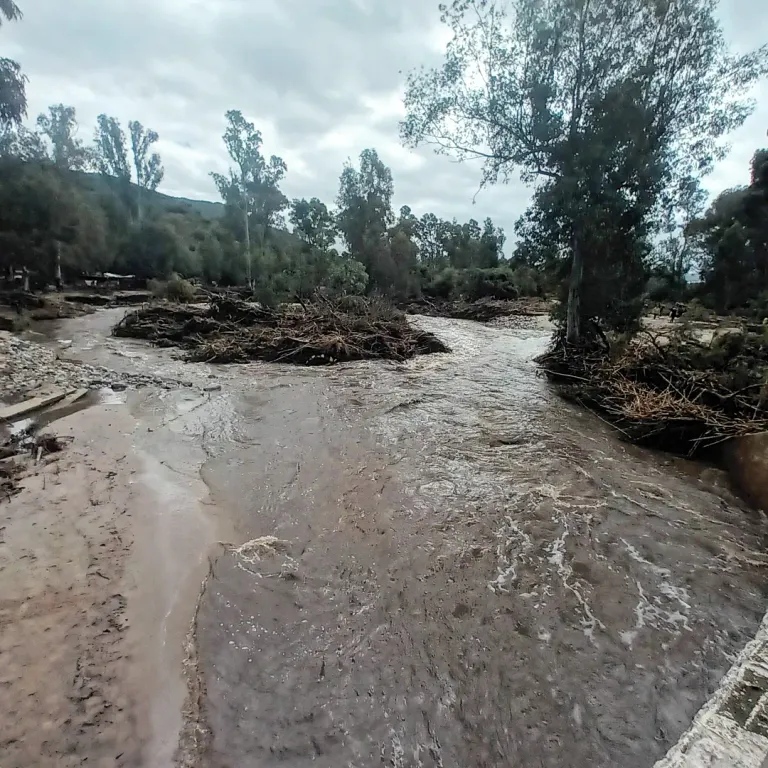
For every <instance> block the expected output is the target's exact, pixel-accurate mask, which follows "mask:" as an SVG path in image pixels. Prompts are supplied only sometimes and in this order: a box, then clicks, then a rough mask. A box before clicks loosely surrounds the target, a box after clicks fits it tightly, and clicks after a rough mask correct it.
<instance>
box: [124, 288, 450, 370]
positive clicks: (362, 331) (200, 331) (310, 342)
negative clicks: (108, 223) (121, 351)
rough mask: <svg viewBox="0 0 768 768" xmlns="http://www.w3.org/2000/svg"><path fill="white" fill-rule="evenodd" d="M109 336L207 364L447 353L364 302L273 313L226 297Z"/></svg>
mask: <svg viewBox="0 0 768 768" xmlns="http://www.w3.org/2000/svg"><path fill="white" fill-rule="evenodd" d="M112 332H113V334H114V335H115V336H129V337H132V338H139V339H147V340H149V341H151V342H153V343H155V344H157V345H159V346H176V347H181V348H182V349H184V350H186V353H187V354H186V356H187V359H189V360H194V361H198V362H211V363H245V362H248V361H251V360H266V361H270V362H282V363H296V364H299V365H329V364H332V363H338V362H343V361H347V360H363V359H372V358H373V359H375V358H386V359H390V360H405V359H407V358H410V357H413V356H414V355H418V354H427V353H430V352H448V351H450V350H449V348H448V347H447V346H446V345H445V344H443V342H442V341H440V339H438V338H437V337H436V336H434V335H433V334H431V333H428V332H426V331H422V330H419V329H418V328H414V327H413V326H411V325H410V324H409V323H408V321H407V320H406V319H405V315H403V314H402V313H401V312H398V311H397V310H394V309H393V308H391V307H389V306H387V305H385V304H383V303H381V302H377V301H367V300H363V299H359V300H353V301H350V300H348V301H341V302H332V301H329V300H327V299H319V298H318V299H316V300H314V301H312V302H304V303H302V304H301V305H283V306H280V307H278V308H277V309H270V308H267V307H261V306H259V305H257V304H252V303H248V302H245V301H242V300H240V299H237V298H234V297H231V296H211V298H210V303H209V304H208V305H207V306H205V307H187V306H174V305H166V304H162V305H156V306H149V307H144V308H142V309H139V310H137V311H135V312H131V313H130V314H128V315H126V316H125V317H124V318H123V319H122V320H121V321H120V322H119V323H118V324H117V325H116V326H115V328H114V329H113V331H112Z"/></svg>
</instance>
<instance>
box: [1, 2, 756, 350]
mask: <svg viewBox="0 0 768 768" xmlns="http://www.w3.org/2000/svg"><path fill="white" fill-rule="evenodd" d="M715 10H716V2H715V0H658V2H654V3H647V2H641V0H611V1H610V2H608V0H550V1H549V2H547V3H541V2H539V1H538V0H505V2H501V0H453V2H451V3H449V4H447V5H445V6H443V7H442V20H443V22H444V23H445V24H447V25H448V27H449V28H450V30H451V32H452V41H451V42H450V44H449V46H448V49H447V53H446V60H445V63H444V64H443V65H442V66H440V67H437V68H435V69H432V70H420V71H419V72H416V73H414V74H413V75H411V76H410V77H409V79H408V83H407V89H406V95H405V106H406V111H407V116H406V118H405V120H404V121H403V123H402V125H401V133H402V140H403V142H404V143H405V144H406V145H408V146H417V145H420V144H429V145H432V146H433V147H434V148H435V149H436V150H437V151H438V152H440V153H445V154H448V155H451V156H453V157H455V158H458V159H460V160H467V159H470V158H476V159H480V160H481V161H482V163H483V174H482V178H481V182H482V184H483V185H490V184H496V183H505V182H508V181H510V180H511V179H512V178H513V177H514V175H515V174H519V175H520V177H521V178H522V181H523V182H525V183H528V184H531V185H532V186H533V198H532V202H531V205H530V206H529V208H528V210H527V211H526V212H525V214H524V215H523V216H522V217H521V218H520V219H519V220H518V221H517V223H516V226H515V234H516V243H515V247H514V249H513V252H512V254H511V257H510V258H509V259H507V258H505V256H504V250H503V249H504V245H505V242H506V238H505V233H504V232H503V231H502V230H501V229H500V228H499V227H497V226H495V225H494V223H493V222H492V221H491V220H490V219H486V220H485V221H483V222H482V223H480V222H478V221H475V220H474V219H471V220H469V221H468V222H463V223H460V222H457V221H456V220H453V221H445V220H442V219H440V218H439V217H438V216H436V215H435V214H433V213H425V214H423V215H421V216H420V217H419V216H417V215H415V214H414V213H413V211H412V210H411V209H410V208H409V207H407V206H404V207H402V208H401V209H400V210H399V211H398V212H395V210H394V208H393V197H394V181H393V177H392V172H391V170H390V169H389V168H388V167H387V166H386V165H385V164H384V162H383V161H382V160H381V158H380V157H379V156H378V154H377V153H376V151H375V150H374V149H366V150H364V151H363V152H362V153H361V154H360V156H359V158H358V159H357V161H356V162H355V163H352V162H348V163H347V164H346V165H345V166H344V168H343V169H342V171H341V175H340V179H339V187H338V195H337V197H336V200H335V201H333V204H330V205H329V204H326V203H325V202H323V201H321V200H319V199H318V198H316V197H313V198H310V199H297V200H289V199H288V198H287V196H286V195H285V194H284V193H283V191H282V185H283V182H284V180H285V178H286V175H287V173H288V168H287V165H286V163H285V161H284V160H283V159H282V158H280V157H278V156H276V155H267V154H266V153H265V151H264V147H263V139H262V135H261V133H260V131H258V130H257V129H256V127H255V126H254V124H253V123H251V122H250V121H248V120H247V119H246V118H245V117H244V115H243V113H242V112H240V111H237V110H232V111H230V112H227V113H226V115H225V130H224V134H223V142H224V146H225V148H226V150H227V153H228V155H229V158H230V167H229V168H228V169H226V170H223V169H220V170H217V171H214V172H212V174H211V176H212V178H213V181H214V183H215V185H216V187H217V189H218V191H219V193H220V196H221V199H222V202H223V205H222V210H221V215H220V216H211V215H209V214H210V209H209V211H208V213H207V214H206V215H203V214H202V213H201V212H200V208H199V206H198V207H195V205H194V204H189V203H182V202H179V201H177V202H176V203H174V202H172V201H169V200H168V199H167V198H163V197H162V196H161V195H159V194H158V192H157V190H158V186H159V185H160V183H161V182H162V179H163V165H162V160H161V158H160V156H159V154H158V152H157V151H155V150H156V145H157V142H158V139H159V137H158V135H157V133H156V132H154V131H152V130H150V129H147V128H145V127H144V126H143V125H142V124H141V123H139V122H138V121H130V122H129V123H128V132H127V134H126V133H125V132H124V131H123V129H122V126H121V124H120V122H119V121H118V120H117V119H116V118H114V117H110V116H107V115H101V116H100V117H99V118H98V121H97V125H96V126H95V129H94V140H93V142H91V143H88V144H86V143H84V142H82V141H81V140H80V139H79V138H78V130H77V128H78V126H77V120H76V113H75V110H74V108H73V107H68V106H64V105H56V106H52V107H51V108H50V109H49V110H48V112H47V113H46V114H44V115H40V116H39V117H38V119H37V122H36V127H35V129H34V130H30V129H27V128H24V127H23V126H22V125H21V120H22V118H23V116H24V114H25V101H24V79H23V77H22V75H21V73H20V70H19V68H18V65H17V64H15V63H14V62H10V63H9V62H7V61H5V60H3V61H2V64H1V66H0V78H2V82H0V86H2V88H0V94H2V95H1V96H0V100H2V102H3V103H2V105H1V106H0V128H1V129H2V135H1V136H0V164H2V165H1V167H0V246H2V248H1V250H0V259H2V265H3V266H4V267H6V268H11V267H15V268H19V267H22V268H25V269H28V270H29V271H33V272H36V273H38V274H39V275H40V276H41V277H42V278H44V279H46V280H49V281H50V280H55V279H56V278H57V277H58V276H59V272H60V270H63V271H64V273H65V274H66V275H74V274H77V273H79V272H82V271H92V270H96V269H102V270H105V269H109V270H112V271H118V272H127V273H131V274H136V275H138V276H140V277H154V276H167V275H170V274H171V273H174V272H175V273H179V274H182V275H184V276H188V277H200V278H201V279H203V280H206V281H208V282H218V283H228V284H248V285H250V286H251V287H252V288H253V289H254V290H256V291H258V292H260V293H262V294H263V295H264V297H265V298H267V297H269V296H286V295H291V294H296V293H298V294H300V295H302V294H304V295H306V294H309V293H311V292H312V291H314V290H316V289H317V288H323V289H325V290H328V291H333V292H340V293H345V292H363V291H366V292H379V293H383V294H386V295H389V296H393V297H396V298H416V297H418V296H420V295H422V294H424V295H427V296H434V297H453V296H456V295H458V294H464V295H465V296H467V297H470V298H474V297H477V296H482V295H496V296H505V297H506V296H514V295H519V294H521V293H530V294H534V293H541V292H543V291H547V292H549V291H551V292H554V293H556V294H557V293H559V296H560V298H561V299H562V303H561V310H560V311H561V320H562V322H563V325H564V327H565V328H566V329H567V335H568V338H569V339H570V340H571V341H575V340H578V339H579V338H580V336H581V335H582V334H583V333H584V331H585V329H587V328H589V327H590V323H591V322H592V320H595V319H597V320H598V321H599V322H600V323H601V324H603V325H604V326H607V327H609V328H613V329H617V330H626V329H631V328H632V327H634V326H635V325H636V323H637V319H638V317H639V315H640V312H641V310H642V306H643V301H644V299H646V298H647V297H648V296H649V295H652V296H658V297H659V298H661V297H666V298H670V299H676V298H684V297H685V296H687V295H689V293H690V288H691V287H690V285H689V284H688V283H689V280H690V278H691V276H692V275H693V273H694V271H695V270H696V269H698V270H699V272H700V274H701V277H702V278H703V283H702V284H701V285H700V286H698V288H697V289H696V290H698V291H699V293H700V294H701V295H702V297H704V298H705V299H706V300H708V301H710V302H711V303H712V305H713V306H714V307H716V308H718V309H720V310H729V309H734V308H738V307H743V306H745V305H748V304H751V305H754V304H755V302H757V303H759V301H760V300H764V298H763V299H760V297H761V295H763V294H765V293H766V292H767V291H768V282H767V281H768V267H767V266H766V258H767V256H766V231H765V227H766V224H765V222H766V181H765V158H766V154H767V153H766V151H765V150H760V151H758V152H757V154H756V155H755V160H754V161H753V167H752V171H751V172H752V178H751V182H750V184H749V185H748V186H745V187H742V188H738V189H736V190H728V191H726V192H724V193H723V194H721V195H720V196H719V197H718V198H717V199H716V200H715V201H714V202H713V204H712V205H711V206H710V207H709V208H708V209H705V204H706V194H705V193H704V191H703V189H702V186H701V179H702V177H703V176H704V175H705V174H707V173H708V172H709V171H711V170H712V168H713V166H714V163H715V162H716V161H717V160H719V159H721V158H722V157H723V156H724V154H725V152H726V149H727V145H726V144H725V137H726V135H727V133H728V132H730V131H731V130H732V129H734V128H735V127H738V126H739V125H741V124H742V123H743V122H744V120H745V119H746V117H747V116H748V115H749V114H750V113H751V111H752V109H753V107H754V104H753V102H752V101H751V100H750V98H749V93H750V89H751V87H752V86H753V85H754V84H755V83H756V82H757V81H758V80H759V79H761V78H763V77H764V76H765V75H766V74H767V73H768V47H766V46H763V47H762V48H760V49H758V50H756V51H753V52H750V53H747V54H744V55H740V56H736V55H733V54H732V53H731V52H730V51H729V50H728V47H727V45H726V43H725V40H724V38H723V33H722V30H721V28H720V25H719V23H718V22H717V20H716V18H715ZM0 14H2V15H4V16H5V18H6V19H7V20H8V21H14V20H17V19H18V18H19V17H20V13H19V11H18V8H17V7H16V6H15V5H14V4H13V3H12V2H8V1H6V2H5V3H3V4H2V6H0Z"/></svg>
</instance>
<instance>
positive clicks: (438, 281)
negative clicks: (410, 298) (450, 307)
mask: <svg viewBox="0 0 768 768" xmlns="http://www.w3.org/2000/svg"><path fill="white" fill-rule="evenodd" d="M458 275H459V273H458V272H457V271H456V270H455V269H453V267H446V269H444V270H442V271H441V272H438V273H437V274H436V275H433V277H432V279H431V280H430V281H429V282H427V284H426V285H425V286H424V287H423V288H422V293H424V295H425V296H432V297H433V298H436V299H451V298H453V296H454V294H455V293H456V289H457V287H458V283H459V279H458Z"/></svg>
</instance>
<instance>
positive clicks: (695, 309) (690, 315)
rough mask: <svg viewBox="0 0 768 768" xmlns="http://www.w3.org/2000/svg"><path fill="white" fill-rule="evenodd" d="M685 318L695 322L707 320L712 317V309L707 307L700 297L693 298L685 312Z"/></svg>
mask: <svg viewBox="0 0 768 768" xmlns="http://www.w3.org/2000/svg"><path fill="white" fill-rule="evenodd" d="M683 319H684V320H688V321H693V322H706V321H707V320H711V319H712V311H711V310H709V309H707V308H706V307H705V306H704V305H703V304H702V303H701V301H699V299H692V300H691V301H690V303H689V304H688V306H687V307H686V309H685V312H684V313H683Z"/></svg>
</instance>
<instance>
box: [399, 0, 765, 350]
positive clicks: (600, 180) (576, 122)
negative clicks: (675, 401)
mask: <svg viewBox="0 0 768 768" xmlns="http://www.w3.org/2000/svg"><path fill="white" fill-rule="evenodd" d="M715 7H716V2H715V0H658V2H641V1H640V0H548V1H547V2H541V1H540V0H509V2H503V0H453V2H451V3H450V4H449V5H448V6H444V7H443V21H444V22H445V23H446V24H447V25H448V26H449V27H450V29H451V31H452V33H453V39H452V41H451V42H450V43H449V45H448V49H447V53H446V60H445V63H444V64H443V66H442V67H441V68H439V69H436V70H432V71H423V72H419V73H416V74H413V75H411V77H410V78H409V81H408V88H407V93H406V97H405V103H406V108H407V112H408V114H407V117H406V120H405V121H404V123H403V125H402V136H403V139H404V141H405V142H406V143H407V144H410V145H416V144H419V143H421V142H427V143H431V144H433V145H434V146H435V147H436V149H437V151H439V152H445V153H449V154H451V155H453V156H456V157H458V158H459V159H468V158H480V159H481V160H482V161H483V162H484V171H483V177H482V181H483V183H484V184H492V183H496V182H499V181H502V182H504V181H507V180H508V179H509V178H510V177H511V175H512V174H513V173H514V172H515V171H519V172H520V174H521V177H522V179H523V181H525V182H533V181H535V180H537V179H538V180H542V179H543V180H546V182H547V183H548V184H549V185H550V186H552V187H554V190H553V197H557V198H558V199H559V200H560V213H559V218H560V220H561V223H562V226H560V227H558V230H559V232H560V236H561V238H562V242H563V244H564V245H567V247H568V249H569V251H570V258H571V278H570V287H569V292H568V312H567V321H566V322H567V337H568V339H569V340H570V341H576V340H577V339H578V338H579V329H580V324H581V321H582V317H583V313H582V311H581V307H580V297H581V286H582V279H583V275H584V265H585V259H586V258H587V256H586V253H585V251H586V248H585V238H586V235H587V233H586V228H587V227H591V226H595V225H596V223H597V222H598V221H601V220H604V219H605V215H606V214H605V213H599V212H598V211H597V210H596V209H604V211H609V212H610V215H609V219H610V220H612V221H616V220H619V219H622V217H623V218H624V219H626V221H625V223H624V226H625V227H627V228H629V229H631V228H632V227H634V226H636V225H640V224H643V223H644V222H646V220H647V219H648V218H650V217H651V216H652V214H653V212H654V210H655V209H656V206H657V204H658V203H659V202H660V200H661V199H662V197H663V195H664V193H666V194H667V195H670V196H674V192H675V188H676V187H677V186H679V185H680V184H681V183H683V184H686V183H688V182H689V180H690V179H691V178H692V177H695V176H697V175H699V174H701V173H704V172H707V171H708V170H709V169H711V167H712V164H713V161H714V160H715V159H717V158H719V157H721V156H722V154H723V152H724V145H723V144H722V143H721V142H720V139H721V137H722V136H723V135H724V134H725V133H727V132H728V131H730V130H731V129H733V128H734V127H736V126H738V125H740V124H741V123H742V122H743V121H744V119H745V118H746V117H747V115H748V114H749V113H750V111H751V108H752V104H751V102H750V101H749V100H748V99H747V98H746V96H747V93H748V90H749V88H750V87H751V85H752V84H753V83H754V82H755V80H756V79H757V78H759V77H760V76H762V75H764V74H765V72H766V71H767V69H768V47H763V48H761V49H759V50H757V51H755V52H753V53H750V54H746V55H744V56H732V55H730V54H729V52H728V50H727V47H726V44H725V41H724V38H723V34H722V31H721V29H720V26H719V24H718V22H717V21H716V19H715V16H714V11H715ZM604 253H607V250H605V251H604ZM609 257H610V255H609Z"/></svg>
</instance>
